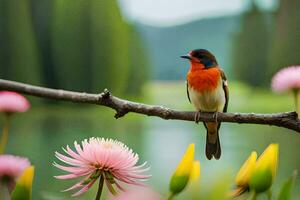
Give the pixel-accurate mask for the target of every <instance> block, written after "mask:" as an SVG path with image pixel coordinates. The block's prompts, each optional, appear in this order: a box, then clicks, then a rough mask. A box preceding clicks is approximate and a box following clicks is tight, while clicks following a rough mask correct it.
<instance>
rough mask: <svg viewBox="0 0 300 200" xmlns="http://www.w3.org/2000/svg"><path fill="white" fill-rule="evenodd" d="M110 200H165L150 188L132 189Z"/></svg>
mask: <svg viewBox="0 0 300 200" xmlns="http://www.w3.org/2000/svg"><path fill="white" fill-rule="evenodd" d="M109 199H110V200H141V199H142V200H163V198H162V197H161V196H160V195H159V194H158V193H156V192H154V191H153V190H152V189H150V188H142V189H130V190H128V191H124V192H122V193H120V194H119V195H117V196H114V197H111V198H109Z"/></svg>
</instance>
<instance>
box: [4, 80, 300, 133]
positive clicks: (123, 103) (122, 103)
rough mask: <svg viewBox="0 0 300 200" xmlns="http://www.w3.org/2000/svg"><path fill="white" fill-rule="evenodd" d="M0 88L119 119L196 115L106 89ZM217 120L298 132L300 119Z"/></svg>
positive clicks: (291, 115) (221, 116) (9, 84)
mask: <svg viewBox="0 0 300 200" xmlns="http://www.w3.org/2000/svg"><path fill="white" fill-rule="evenodd" d="M0 90H11V91H15V92H20V93H23V94H28V95H32V96H38V97H43V98H48V99H55V100H62V101H71V102H76V103H88V104H97V105H102V106H106V107H110V108H112V109H114V110H115V111H116V114H115V118H120V117H123V116H124V115H126V114H127V113H129V112H133V113H139V114H143V115H147V116H156V117H160V118H162V119H173V120H186V121H194V115H195V112H187V111H177V110H173V109H170V108H165V107H163V106H154V105H147V104H142V103H137V102H132V101H127V100H124V99H120V98H118V97H115V96H113V95H111V94H110V93H109V91H108V90H107V89H105V90H104V91H103V92H102V93H100V94H88V93H84V92H72V91H66V90H57V89H50V88H44V87H38V86H33V85H29V84H24V83H18V82H14V81H8V80H3V79H0ZM200 120H201V121H214V120H215V119H214V117H213V114H212V113H201V116H200ZM218 121H221V122H232V123H245V124H266V125H274V126H279V127H284V128H287V129H291V130H294V131H296V132H298V133H300V120H299V119H298V115H297V113H296V112H284V113H273V114H255V113H218Z"/></svg>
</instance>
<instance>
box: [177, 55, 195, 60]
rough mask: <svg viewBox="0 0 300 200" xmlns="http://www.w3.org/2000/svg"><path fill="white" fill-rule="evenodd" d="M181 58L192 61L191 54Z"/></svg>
mask: <svg viewBox="0 0 300 200" xmlns="http://www.w3.org/2000/svg"><path fill="white" fill-rule="evenodd" d="M180 58H185V59H189V60H191V59H192V57H191V56H190V55H189V54H187V55H183V56H180Z"/></svg>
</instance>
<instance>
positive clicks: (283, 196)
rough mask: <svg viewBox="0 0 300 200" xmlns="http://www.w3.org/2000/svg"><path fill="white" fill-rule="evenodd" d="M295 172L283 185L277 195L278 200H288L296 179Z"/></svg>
mask: <svg viewBox="0 0 300 200" xmlns="http://www.w3.org/2000/svg"><path fill="white" fill-rule="evenodd" d="M297 174H298V172H297V170H295V171H294V173H293V175H292V176H291V177H290V178H289V179H288V180H287V181H285V182H284V183H283V185H282V187H281V190H280V192H279V195H278V200H290V199H291V193H292V188H293V186H294V183H295V180H296V177H297Z"/></svg>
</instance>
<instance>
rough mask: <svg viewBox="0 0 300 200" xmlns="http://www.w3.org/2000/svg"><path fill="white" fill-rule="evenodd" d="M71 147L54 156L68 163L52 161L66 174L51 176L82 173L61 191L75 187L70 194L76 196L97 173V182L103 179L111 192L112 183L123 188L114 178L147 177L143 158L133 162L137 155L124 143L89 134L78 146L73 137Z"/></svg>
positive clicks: (68, 176) (133, 179)
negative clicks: (138, 163) (78, 179)
mask: <svg viewBox="0 0 300 200" xmlns="http://www.w3.org/2000/svg"><path fill="white" fill-rule="evenodd" d="M74 146H75V150H76V151H73V150H72V149H71V148H70V147H69V146H67V147H66V149H64V148H63V150H64V151H65V152H66V153H67V154H68V155H67V156H65V155H63V154H60V153H58V152H55V156H56V157H57V158H58V159H59V160H60V161H62V162H64V163H66V164H68V165H69V166H62V165H59V164H57V163H54V166H55V167H57V168H59V169H61V170H64V171H66V172H68V173H69V174H66V175H61V176H55V177H56V178H57V179H74V178H78V177H84V179H83V180H81V181H80V182H79V183H77V184H75V185H73V186H72V187H70V188H68V189H66V190H65V191H69V190H74V189H78V190H79V191H78V192H76V193H75V194H73V195H72V196H78V195H80V194H82V193H84V192H86V191H87V190H88V189H89V188H90V187H91V186H92V185H93V184H94V183H95V181H96V180H97V179H98V178H99V177H100V183H101V181H103V179H104V180H105V183H106V185H107V187H108V189H109V190H110V192H111V193H113V194H114V193H115V190H114V187H113V185H114V184H115V185H116V186H117V188H119V189H121V190H123V188H122V187H121V186H120V184H119V183H118V181H121V182H125V183H128V184H134V185H142V184H141V183H139V182H138V180H147V179H148V178H149V177H150V176H149V175H143V174H142V173H143V172H145V171H147V170H148V168H146V169H144V168H143V167H144V166H145V165H146V162H145V163H144V164H142V165H139V166H137V165H136V164H137V162H138V160H139V157H138V155H137V154H135V153H133V151H132V150H131V149H129V148H128V147H127V146H126V145H125V144H123V143H121V142H118V141H115V140H112V139H104V138H90V139H88V140H87V139H85V140H84V141H82V143H81V146H80V145H79V144H78V143H77V142H76V141H75V142H74Z"/></svg>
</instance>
